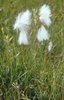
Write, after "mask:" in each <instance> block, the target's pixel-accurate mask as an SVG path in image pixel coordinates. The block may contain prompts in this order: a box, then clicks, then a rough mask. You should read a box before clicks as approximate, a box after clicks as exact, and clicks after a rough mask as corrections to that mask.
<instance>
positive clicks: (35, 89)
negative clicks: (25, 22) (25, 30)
mask: <svg viewBox="0 0 64 100" xmlns="http://www.w3.org/2000/svg"><path fill="white" fill-rule="evenodd" d="M44 3H46V4H48V5H50V7H51V10H52V21H53V23H52V25H51V27H50V28H48V31H49V32H50V34H51V40H52V42H53V49H52V51H51V52H48V51H47V43H46V42H45V41H44V44H43V45H41V44H40V43H38V41H37V40H36V33H37V29H38V27H40V23H39V21H36V23H35V22H34V20H33V24H32V27H31V30H30V35H29V36H30V38H31V44H30V45H28V46H23V45H22V46H18V43H17V38H18V33H16V32H15V31H13V24H14V22H15V18H16V16H17V14H18V13H19V12H21V11H23V10H25V9H30V10H32V11H35V10H38V9H39V7H40V6H41V5H43V4H44ZM34 13H35V12H34ZM35 16H36V15H35ZM35 16H34V15H33V17H35ZM37 16H38V15H37ZM35 18H36V17H35ZM36 20H38V19H36ZM0 100H64V0H6V1H5V0H0Z"/></svg>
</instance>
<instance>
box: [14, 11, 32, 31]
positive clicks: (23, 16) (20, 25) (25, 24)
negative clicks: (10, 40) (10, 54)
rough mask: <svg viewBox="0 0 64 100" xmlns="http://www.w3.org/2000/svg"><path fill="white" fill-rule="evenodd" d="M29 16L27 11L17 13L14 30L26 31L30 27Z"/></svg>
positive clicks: (29, 13)
mask: <svg viewBox="0 0 64 100" xmlns="http://www.w3.org/2000/svg"><path fill="white" fill-rule="evenodd" d="M31 15H32V13H31V12H30V11H29V10H26V11H25V12H21V13H19V14H18V16H17V18H16V21H15V24H14V30H19V31H22V30H27V29H28V28H29V26H30V25H31Z"/></svg>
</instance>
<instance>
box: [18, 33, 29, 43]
mask: <svg viewBox="0 0 64 100" xmlns="http://www.w3.org/2000/svg"><path fill="white" fill-rule="evenodd" d="M18 44H19V45H21V44H23V45H28V36H27V32H26V31H21V32H20V33H19V38H18Z"/></svg>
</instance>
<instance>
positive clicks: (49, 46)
mask: <svg viewBox="0 0 64 100" xmlns="http://www.w3.org/2000/svg"><path fill="white" fill-rule="evenodd" d="M52 46H53V44H52V42H51V41H50V42H49V44H48V51H49V52H50V51H51V49H52Z"/></svg>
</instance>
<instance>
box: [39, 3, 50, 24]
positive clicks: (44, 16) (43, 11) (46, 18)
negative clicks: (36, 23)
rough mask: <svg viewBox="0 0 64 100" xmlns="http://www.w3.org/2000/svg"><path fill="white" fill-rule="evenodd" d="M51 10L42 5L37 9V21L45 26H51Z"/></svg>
mask: <svg viewBox="0 0 64 100" xmlns="http://www.w3.org/2000/svg"><path fill="white" fill-rule="evenodd" d="M50 17H51V10H50V7H49V6H48V5H46V4H44V5H43V6H42V7H41V8H40V9H39V19H40V21H41V22H43V23H44V24H45V25H47V26H50V24H51V19H50Z"/></svg>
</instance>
